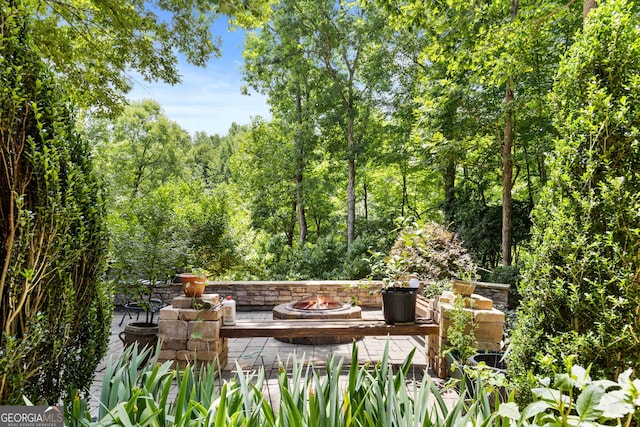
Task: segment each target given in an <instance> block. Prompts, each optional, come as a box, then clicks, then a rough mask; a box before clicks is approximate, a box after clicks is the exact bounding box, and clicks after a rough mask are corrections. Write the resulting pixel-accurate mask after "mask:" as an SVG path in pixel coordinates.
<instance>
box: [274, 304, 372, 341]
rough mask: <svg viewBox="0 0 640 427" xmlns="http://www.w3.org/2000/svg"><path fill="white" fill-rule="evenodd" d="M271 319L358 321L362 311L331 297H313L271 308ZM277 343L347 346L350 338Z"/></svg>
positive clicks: (322, 338)
mask: <svg viewBox="0 0 640 427" xmlns="http://www.w3.org/2000/svg"><path fill="white" fill-rule="evenodd" d="M273 318H274V319H279V320H302V319H360V318H362V309H361V308H360V307H358V306H352V305H351V304H346V303H341V302H340V301H337V300H335V299H333V298H331V297H328V296H323V295H314V296H310V297H306V298H303V299H301V300H299V301H294V302H290V303H286V304H280V305H277V306H275V307H274V308H273ZM276 339H277V340H279V341H282V342H287V343H290V344H303V345H325V344H347V343H350V342H351V341H352V340H353V338H352V337H334V336H317V337H292V338H276Z"/></svg>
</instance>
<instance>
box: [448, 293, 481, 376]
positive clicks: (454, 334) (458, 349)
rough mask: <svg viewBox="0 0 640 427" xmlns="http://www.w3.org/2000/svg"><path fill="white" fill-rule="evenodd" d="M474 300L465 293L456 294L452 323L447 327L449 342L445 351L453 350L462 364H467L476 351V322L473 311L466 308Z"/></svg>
mask: <svg viewBox="0 0 640 427" xmlns="http://www.w3.org/2000/svg"><path fill="white" fill-rule="evenodd" d="M470 303H473V300H472V299H471V298H469V297H465V296H463V295H456V299H455V300H454V302H453V310H451V325H449V327H448V328H447V340H448V341H449V344H448V345H447V346H446V347H445V348H444V352H445V353H447V352H451V353H453V355H454V356H455V357H456V358H457V359H458V360H459V361H460V363H462V364H467V363H468V362H469V359H470V358H471V356H473V355H474V354H475V353H476V335H475V331H476V326H477V325H476V323H475V319H474V317H473V311H471V310H469V309H466V306H467V304H470Z"/></svg>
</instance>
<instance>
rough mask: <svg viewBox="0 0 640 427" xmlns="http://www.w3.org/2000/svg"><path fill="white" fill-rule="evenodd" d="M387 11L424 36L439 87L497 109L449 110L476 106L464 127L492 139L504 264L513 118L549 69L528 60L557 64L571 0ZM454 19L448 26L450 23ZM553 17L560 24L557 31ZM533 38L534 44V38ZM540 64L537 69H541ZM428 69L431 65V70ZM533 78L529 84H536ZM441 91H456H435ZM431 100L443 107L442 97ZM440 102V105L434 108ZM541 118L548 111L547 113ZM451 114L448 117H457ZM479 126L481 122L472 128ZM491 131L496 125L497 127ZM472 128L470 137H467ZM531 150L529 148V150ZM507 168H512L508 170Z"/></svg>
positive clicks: (523, 111) (508, 252) (522, 119)
mask: <svg viewBox="0 0 640 427" xmlns="http://www.w3.org/2000/svg"><path fill="white" fill-rule="evenodd" d="M383 3H384V4H385V5H386V6H387V8H388V9H389V10H391V11H393V12H394V15H395V16H396V17H397V19H398V20H399V25H404V26H412V27H414V28H416V29H418V30H420V31H424V32H425V34H426V37H427V38H428V39H429V41H430V43H428V45H427V47H426V48H425V50H424V55H423V58H424V61H425V62H424V63H425V66H426V67H427V68H428V70H429V72H428V73H427V75H428V76H429V77H430V78H431V79H433V78H436V79H438V82H439V85H440V86H444V87H446V86H453V85H459V86H460V87H461V88H462V90H463V92H462V94H463V96H464V99H468V100H471V101H473V100H476V101H479V100H482V102H483V103H484V104H485V105H486V104H487V103H488V105H492V106H493V107H492V109H493V110H494V111H499V112H500V114H496V115H493V116H491V115H490V116H489V117H492V122H490V123H489V125H490V126H486V127H485V124H486V123H487V120H486V119H484V118H480V116H479V115H477V112H479V111H486V110H487V108H486V107H484V106H483V105H481V104H471V105H464V103H463V104H462V105H458V106H456V108H455V109H454V110H452V112H453V113H454V114H456V115H458V114H460V113H461V112H463V111H465V110H467V111H471V112H473V110H474V109H475V110H476V115H475V122H476V126H472V127H467V129H466V130H465V133H467V134H468V135H470V137H471V140H476V141H479V140H480V139H484V138H486V137H492V138H493V139H494V141H495V145H496V146H497V147H499V148H500V149H499V150H493V151H494V152H496V153H500V154H498V155H499V156H500V158H501V167H500V175H501V191H500V192H501V202H502V203H501V204H502V209H503V215H502V218H503V219H502V262H503V264H504V265H509V264H510V263H511V256H512V247H511V245H512V239H511V214H512V212H511V203H512V191H513V188H514V185H515V183H516V180H517V178H518V177H519V174H518V170H519V168H520V165H519V164H517V163H515V162H516V160H517V158H516V153H517V147H518V144H517V142H518V141H519V128H520V123H526V121H527V115H528V114H531V113H532V112H533V111H532V110H530V109H528V108H523V106H527V105H529V103H530V102H531V101H530V100H531V99H533V98H534V97H535V98H536V99H537V97H538V93H539V92H540V90H539V89H538V86H543V87H545V86H546V87H549V86H550V84H549V81H550V80H551V79H552V76H553V73H548V72H547V73H546V74H540V73H538V76H539V77H541V78H540V79H539V80H535V79H532V78H530V76H531V75H532V74H535V73H537V72H538V70H540V68H539V67H538V68H536V65H539V64H536V63H535V61H534V58H539V56H538V54H539V52H540V51H542V52H543V54H544V56H543V57H544V58H545V60H546V61H547V62H548V63H551V64H557V63H558V61H559V57H560V55H561V54H562V52H563V50H564V49H563V48H562V46H563V43H564V44H565V45H567V44H568V42H567V41H568V40H569V39H570V38H571V37H572V34H573V31H574V30H575V27H567V26H566V25H564V22H566V21H571V20H573V22H575V18H574V17H573V15H571V14H570V13H568V9H569V8H570V6H571V5H572V3H569V4H568V5H564V4H560V3H552V2H547V3H544V4H539V3H535V4H534V3H531V4H524V3H523V4H520V3H519V2H518V1H517V0H514V1H510V2H498V3H468V2H464V1H453V2H445V3H441V2H435V3H431V4H430V5H429V6H428V7H424V5H423V4H422V2H413V1H397V2H396V1H393V0H392V1H386V2H383ZM451 22H455V23H456V25H455V27H453V28H452V27H451ZM558 23H562V25H560V30H558ZM534 40H535V43H534V42H533V41H534ZM548 68H549V67H548V66H546V65H545V67H544V70H545V71H548ZM431 71H435V74H434V73H432V72H431ZM536 82H537V84H533V83H536ZM441 93H442V94H444V95H445V96H449V94H451V93H455V92H453V91H451V90H444V91H441ZM427 99H430V100H431V101H432V102H435V103H436V105H437V104H440V105H441V106H443V107H446V105H447V104H446V103H438V102H437V98H436V100H433V98H432V97H429V98H427ZM445 99H446V98H445ZM437 108H439V107H437ZM547 120H550V117H549V116H547ZM457 121H458V120H454V121H453V122H454V123H455V122H457ZM478 125H480V126H478ZM497 129H501V131H500V132H498V131H497ZM474 134H475V135H474ZM533 151H534V152H535V151H536V150H533ZM514 170H515V172H516V173H514Z"/></svg>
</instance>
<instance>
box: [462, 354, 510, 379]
mask: <svg viewBox="0 0 640 427" xmlns="http://www.w3.org/2000/svg"><path fill="white" fill-rule="evenodd" d="M503 357H504V353H503V352H490V351H488V352H485V353H476V354H474V355H473V356H471V358H470V359H469V365H471V366H475V365H478V364H479V363H480V362H484V363H485V364H486V365H487V367H488V368H490V369H491V370H493V371H496V372H500V373H502V374H506V373H507V363H506V362H505V361H504V360H502V358H503Z"/></svg>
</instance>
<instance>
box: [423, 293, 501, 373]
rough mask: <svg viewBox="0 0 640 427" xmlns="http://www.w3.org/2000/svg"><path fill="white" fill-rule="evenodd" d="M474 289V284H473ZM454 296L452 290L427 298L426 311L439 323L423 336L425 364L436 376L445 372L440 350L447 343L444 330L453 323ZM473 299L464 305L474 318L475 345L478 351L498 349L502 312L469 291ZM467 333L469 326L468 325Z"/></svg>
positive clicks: (446, 370) (499, 348) (445, 365)
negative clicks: (432, 332)
mask: <svg viewBox="0 0 640 427" xmlns="http://www.w3.org/2000/svg"><path fill="white" fill-rule="evenodd" d="M476 289H477V288H476ZM456 297H457V296H456V295H454V294H453V293H452V292H443V294H442V295H440V296H438V297H436V298H434V299H431V300H428V301H429V304H427V306H428V308H427V315H426V317H427V318H429V319H433V320H434V321H435V322H436V323H438V324H439V325H440V329H439V333H438V335H429V336H427V339H426V349H425V350H426V356H427V360H428V362H429V366H430V367H431V369H433V371H434V373H435V374H436V375H438V377H440V378H446V377H447V376H449V374H450V372H448V367H447V363H446V360H445V356H444V351H445V350H446V349H447V348H448V347H449V345H450V343H449V340H448V336H447V335H448V334H447V331H448V329H449V326H451V324H452V323H453V313H454V306H453V304H454V301H455V298H456ZM472 300H473V303H471V304H470V305H469V306H468V307H466V308H464V310H465V311H467V312H470V313H471V314H472V315H473V319H474V322H475V338H476V348H477V349H478V350H479V351H501V350H502V345H503V342H502V339H503V333H504V313H503V312H502V311H500V310H497V309H495V308H494V307H493V301H492V300H491V299H489V298H486V297H483V296H480V295H478V294H474V295H472ZM468 329H469V333H470V329H471V326H470V325H469V328H468Z"/></svg>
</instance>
